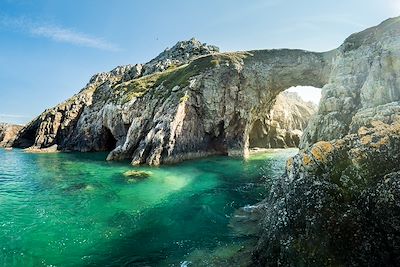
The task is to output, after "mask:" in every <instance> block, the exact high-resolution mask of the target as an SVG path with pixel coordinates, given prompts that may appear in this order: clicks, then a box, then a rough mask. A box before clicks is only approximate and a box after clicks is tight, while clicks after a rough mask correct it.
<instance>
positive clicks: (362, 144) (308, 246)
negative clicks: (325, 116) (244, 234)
mask: <svg viewBox="0 0 400 267" xmlns="http://www.w3.org/2000/svg"><path fill="white" fill-rule="evenodd" d="M399 115H400V113H399V112H397V113H396V116H397V119H396V120H395V121H394V122H393V123H391V124H386V123H384V122H382V121H372V122H370V125H371V127H361V128H359V129H358V131H357V132H356V133H354V134H350V135H346V136H345V137H344V138H342V139H338V140H334V141H330V142H326V141H321V142H318V143H316V144H314V145H313V146H311V147H310V148H309V149H307V150H305V151H302V152H300V153H299V154H298V155H296V156H295V157H294V158H292V159H290V160H289V161H288V162H287V170H286V174H285V175H284V176H283V177H282V178H281V179H280V180H278V181H277V182H276V183H275V184H274V185H273V188H272V192H271V195H270V198H269V199H267V200H265V201H264V202H263V203H262V204H261V205H260V206H261V207H262V208H261V210H262V212H263V220H262V221H263V223H262V227H263V231H262V237H261V239H260V242H259V244H258V248H257V251H256V253H255V256H254V257H255V262H256V263H258V264H259V265H261V266H281V265H282V266H398V262H399V260H400V228H399V222H400V208H399V207H400V165H399V162H400V116H399Z"/></svg>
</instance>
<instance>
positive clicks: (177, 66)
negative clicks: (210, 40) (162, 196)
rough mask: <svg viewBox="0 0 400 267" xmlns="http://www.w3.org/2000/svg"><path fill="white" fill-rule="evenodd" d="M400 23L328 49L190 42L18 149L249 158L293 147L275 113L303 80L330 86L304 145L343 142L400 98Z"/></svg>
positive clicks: (145, 160) (140, 159)
mask: <svg viewBox="0 0 400 267" xmlns="http://www.w3.org/2000/svg"><path fill="white" fill-rule="evenodd" d="M399 20H400V19H399V18H395V19H391V20H388V21H386V22H384V23H383V24H381V25H379V26H377V27H374V28H371V29H368V30H366V31H364V32H361V33H358V34H354V35H352V36H350V37H349V38H348V39H347V40H346V41H345V43H344V44H343V45H342V46H341V47H339V48H338V49H337V50H334V51H330V52H326V53H313V52H307V51H302V50H287V49H282V50H261V51H249V52H237V53H218V49H217V48H216V47H214V46H207V45H205V44H201V43H199V42H198V41H196V40H190V41H187V42H180V43H178V44H177V45H175V46H174V47H173V48H171V49H167V50H166V51H164V52H163V53H161V54H160V55H159V56H158V57H156V58H155V59H154V60H152V61H150V62H149V63H146V64H143V65H141V64H137V65H129V66H123V67H118V68H116V69H114V70H113V71H111V72H108V73H102V74H98V75H95V76H94V77H93V78H92V79H91V80H90V82H89V84H88V85H87V86H86V87H85V88H84V89H83V90H82V91H81V92H80V93H78V94H77V95H75V96H74V97H72V98H71V99H69V100H67V101H66V102H65V103H62V104H60V105H58V106H56V107H55V108H52V109H50V110H47V111H45V112H44V113H43V114H42V115H40V116H39V117H38V118H36V119H35V120H34V121H33V122H32V123H30V124H29V125H28V126H27V127H26V128H25V129H24V130H23V131H22V132H21V133H20V134H19V136H18V138H17V140H16V142H15V144H14V145H15V146H18V147H30V146H33V147H34V148H46V147H50V146H53V145H55V144H56V145H58V148H59V149H60V150H76V151H111V152H110V154H109V156H108V159H109V160H117V159H131V160H132V163H134V164H151V165H157V164H161V163H169V162H177V161H181V160H185V159H190V158H196V157H201V156H205V155H210V154H224V155H246V154H247V153H248V148H249V147H251V146H259V145H261V144H262V145H263V146H264V147H269V146H271V147H273V146H275V145H281V144H282V143H283V142H282V140H280V138H275V140H272V139H271V138H270V137H269V135H270V134H271V132H273V131H274V127H271V125H272V124H271V122H272V121H274V119H273V118H272V117H271V116H272V115H271V109H272V107H273V105H274V103H275V98H276V96H277V95H278V94H279V93H280V92H282V91H284V90H286V89H287V88H289V87H291V86H296V85H310V86H315V87H323V99H322V101H321V105H320V107H319V110H318V115H317V116H316V117H315V118H314V119H313V120H311V123H310V125H309V127H308V128H307V130H306V131H305V134H304V135H303V137H302V142H301V147H303V148H305V147H308V146H309V145H310V144H313V143H315V142H316V141H318V140H331V139H334V138H340V137H343V136H344V135H346V134H347V133H350V132H351V131H356V130H357V127H358V126H357V125H358V123H359V122H358V121H359V120H361V119H363V120H364V121H363V123H364V122H365V120H367V119H366V117H365V116H364V117H362V116H363V115H362V114H364V113H363V112H364V109H366V108H379V107H380V106H381V105H384V104H388V103H391V102H393V101H398V100H400V99H399V98H400V94H399V88H400V87H399V86H400V84H399V83H400V80H399V78H398V75H397V74H398V71H399V68H400V67H399V66H400V63H399V58H400V57H399V49H398V47H399V34H400V30H399V29H400V27H399ZM353 119H354V121H353ZM265 140H267V142H264V141H265ZM268 140H269V141H268ZM292 141H293V140H292ZM268 142H269V143H268ZM273 143H275V144H273Z"/></svg>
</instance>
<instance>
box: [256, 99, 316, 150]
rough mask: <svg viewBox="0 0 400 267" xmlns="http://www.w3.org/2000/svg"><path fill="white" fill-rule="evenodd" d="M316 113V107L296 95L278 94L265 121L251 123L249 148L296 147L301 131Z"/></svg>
mask: <svg viewBox="0 0 400 267" xmlns="http://www.w3.org/2000/svg"><path fill="white" fill-rule="evenodd" d="M316 112H317V106H316V105H315V104H313V103H311V102H305V101H303V100H302V99H301V98H300V97H299V96H298V95H297V93H292V92H282V93H280V94H279V95H278V96H277V97H276V102H275V104H274V105H273V107H272V109H271V111H270V112H269V116H268V117H267V118H266V120H265V121H261V120H257V121H255V122H254V123H253V126H252V129H251V130H250V134H249V148H256V147H257V148H287V147H298V146H299V142H300V138H301V136H302V134H303V130H304V129H305V128H306V127H307V124H308V122H309V120H310V119H311V118H312V116H313V115H314V114H315V113H316Z"/></svg>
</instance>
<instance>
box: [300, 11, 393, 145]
mask: <svg viewBox="0 0 400 267" xmlns="http://www.w3.org/2000/svg"><path fill="white" fill-rule="evenodd" d="M333 53H335V56H334V57H333V59H332V60H333V67H332V70H331V74H330V78H329V82H328V84H326V85H325V86H324V88H323V89H322V99H321V104H320V106H319V110H318V114H317V116H315V117H314V118H313V120H312V121H311V122H310V126H309V127H308V129H307V130H306V132H305V133H304V135H303V138H302V141H301V147H302V148H306V147H308V146H310V145H312V144H313V143H315V142H317V141H320V140H332V139H335V138H341V137H343V136H345V135H346V134H348V133H350V132H352V131H353V132H354V130H357V129H356V128H357V127H355V126H357V122H353V120H358V119H359V118H360V116H362V115H359V114H357V113H358V112H364V111H363V110H364V109H374V108H378V107H379V106H380V105H385V104H388V103H391V102H395V101H399V100H400V75H399V74H400V18H399V17H397V18H393V19H389V20H386V21H384V22H383V23H381V24H380V25H378V26H376V27H372V28H369V29H367V30H365V31H362V32H360V33H355V34H353V35H351V36H350V37H349V38H347V39H346V40H345V42H344V44H343V45H341V46H340V47H339V48H338V49H337V50H336V51H334V52H333ZM396 105H397V104H396ZM364 118H365V116H364ZM364 122H365V121H364ZM350 125H351V126H350Z"/></svg>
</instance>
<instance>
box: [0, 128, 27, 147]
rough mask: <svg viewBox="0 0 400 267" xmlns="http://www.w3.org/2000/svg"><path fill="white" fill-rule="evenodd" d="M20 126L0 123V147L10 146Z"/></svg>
mask: <svg viewBox="0 0 400 267" xmlns="http://www.w3.org/2000/svg"><path fill="white" fill-rule="evenodd" d="M21 129H22V126H19V125H11V124H7V123H0V147H11V146H12V144H13V143H14V141H15V138H16V136H17V134H18V132H19V131H20V130H21Z"/></svg>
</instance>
